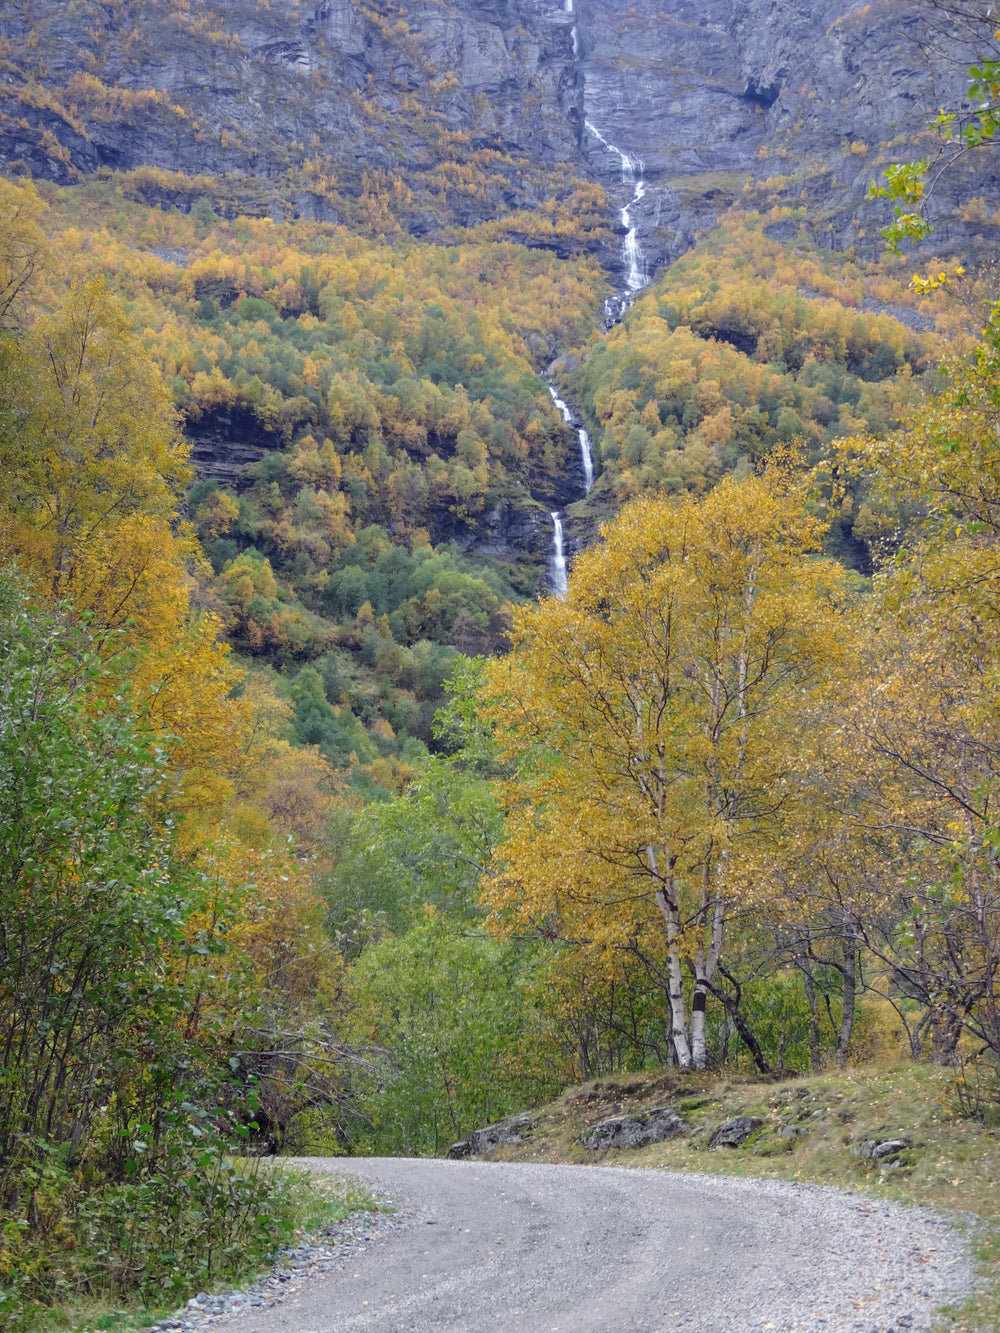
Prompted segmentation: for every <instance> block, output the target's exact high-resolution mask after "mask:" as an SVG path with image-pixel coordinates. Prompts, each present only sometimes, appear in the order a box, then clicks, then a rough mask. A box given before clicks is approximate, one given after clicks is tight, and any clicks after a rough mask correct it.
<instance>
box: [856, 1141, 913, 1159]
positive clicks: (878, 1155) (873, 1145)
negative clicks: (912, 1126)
mask: <svg viewBox="0 0 1000 1333" xmlns="http://www.w3.org/2000/svg"><path fill="white" fill-rule="evenodd" d="M909 1147H912V1143H911V1140H910V1139H908V1138H906V1137H901V1138H896V1139H863V1140H862V1141H861V1142H860V1143H856V1144H854V1146H853V1147H852V1148H851V1152H852V1153H853V1154H854V1156H855V1157H863V1158H865V1159H866V1160H868V1161H871V1162H891V1161H892V1160H893V1159H894V1158H896V1157H898V1156H899V1154H900V1153H901V1152H903V1151H904V1149H906V1148H909Z"/></svg>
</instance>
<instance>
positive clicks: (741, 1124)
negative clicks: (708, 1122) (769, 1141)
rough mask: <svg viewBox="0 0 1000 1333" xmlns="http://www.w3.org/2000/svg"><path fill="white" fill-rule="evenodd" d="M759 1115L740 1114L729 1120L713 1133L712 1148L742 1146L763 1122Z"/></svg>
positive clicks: (710, 1145)
mask: <svg viewBox="0 0 1000 1333" xmlns="http://www.w3.org/2000/svg"><path fill="white" fill-rule="evenodd" d="M763 1123H764V1122H763V1120H762V1119H761V1118H760V1116H759V1115H738V1116H736V1118H735V1119H733V1120H727V1121H726V1123H725V1124H724V1125H720V1126H719V1128H718V1129H717V1130H716V1131H715V1133H714V1134H713V1135H712V1137H711V1139H710V1140H709V1145H708V1146H709V1147H710V1148H740V1147H742V1145H743V1144H744V1143H746V1141H747V1139H748V1138H749V1137H750V1135H751V1134H752V1133H753V1132H754V1130H755V1129H759V1128H760V1126H761V1125H762V1124H763Z"/></svg>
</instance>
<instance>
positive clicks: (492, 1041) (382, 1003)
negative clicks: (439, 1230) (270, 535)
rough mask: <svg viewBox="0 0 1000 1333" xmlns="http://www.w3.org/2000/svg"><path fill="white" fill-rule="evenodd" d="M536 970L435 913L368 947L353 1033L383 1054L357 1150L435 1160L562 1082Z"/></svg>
mask: <svg viewBox="0 0 1000 1333" xmlns="http://www.w3.org/2000/svg"><path fill="white" fill-rule="evenodd" d="M532 965H533V960H532V958H531V956H530V954H525V953H524V952H523V951H516V950H514V949H512V948H510V947H509V946H505V945H502V944H500V943H498V942H497V941H495V940H491V939H489V938H487V937H485V936H483V935H481V934H479V933H478V932H475V931H473V930H464V931H463V930H462V929H461V928H460V927H459V928H458V929H456V927H455V925H454V924H452V923H451V922H450V921H449V920H448V918H447V917H446V916H445V915H444V914H443V913H437V912H433V911H429V912H428V913H427V914H425V916H424V917H423V919H422V920H421V921H420V922H418V924H417V925H415V926H414V927H412V928H411V929H410V930H409V931H408V932H407V933H406V934H405V935H402V936H398V937H396V936H389V937H386V938H385V939H383V940H381V941H380V942H379V943H377V944H374V945H372V946H371V947H370V948H368V949H366V950H365V952H364V953H363V954H362V956H361V958H360V960H359V961H358V963H357V964H355V967H354V969H353V971H352V974H351V982H350V991H351V996H352V998H353V999H354V1001H355V1003H356V1004H357V1006H358V1008H357V1015H356V1018H355V1020H354V1021H353V1023H352V1024H351V1028H352V1035H353V1036H354V1037H355V1038H356V1039H360V1040H364V1041H366V1042H368V1043H371V1044H372V1045H375V1046H378V1047H381V1048H383V1050H384V1052H385V1055H384V1058H383V1059H382V1060H381V1061H380V1062H379V1064H378V1068H377V1072H376V1073H375V1074H373V1075H372V1076H371V1077H370V1078H369V1079H365V1078H364V1077H363V1076H362V1075H360V1074H358V1075H356V1076H355V1096H356V1097H357V1101H358V1109H359V1110H360V1112H361V1114H362V1116H363V1120H362V1123H361V1125H360V1126H359V1128H358V1129H357V1130H356V1131H355V1134H354V1138H353V1147H354V1149H355V1151H358V1152H376V1153H400V1154H412V1155H417V1156H423V1155H430V1154H433V1153H439V1152H441V1151H442V1150H443V1149H444V1148H445V1147H447V1145H448V1144H449V1143H451V1142H453V1141H455V1140H456V1139H459V1138H462V1137H463V1136H464V1135H466V1134H468V1133H469V1132H470V1131H471V1130H473V1129H475V1128H477V1127H478V1126H480V1125H484V1124H488V1123H490V1122H491V1121H493V1120H496V1119H498V1118H500V1117H502V1116H504V1115H508V1114H510V1113H511V1112H513V1111H518V1110H522V1109H523V1108H524V1107H526V1106H530V1105H532V1104H533V1103H534V1102H536V1101H537V1100H539V1099H540V1098H541V1097H543V1096H545V1095H546V1094H547V1093H551V1092H553V1091H555V1089H556V1088H557V1087H559V1086H560V1085H561V1079H560V1074H562V1072H563V1071H562V1069H560V1068H558V1066H557V1064H556V1052H555V1051H554V1049H553V1047H552V1045H551V1042H547V1040H546V1038H547V1035H548V1034H547V1031H546V1028H547V1024H546V1021H545V1018H544V1015H543V1014H542V1013H541V1012H540V1011H539V1010H538V1009H537V1008H536V1006H535V1005H534V1004H533V1003H532V999H531V995H530V990H529V987H530V981H531V972H532Z"/></svg>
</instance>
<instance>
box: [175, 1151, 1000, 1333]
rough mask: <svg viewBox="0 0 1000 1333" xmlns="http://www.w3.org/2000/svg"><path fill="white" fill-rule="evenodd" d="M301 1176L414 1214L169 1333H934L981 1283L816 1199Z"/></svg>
mask: <svg viewBox="0 0 1000 1333" xmlns="http://www.w3.org/2000/svg"><path fill="white" fill-rule="evenodd" d="M289 1165H294V1166H300V1167H306V1168H308V1169H310V1170H314V1171H331V1172H333V1173H335V1174H337V1175H347V1174H354V1175H357V1176H360V1177H361V1178H362V1179H363V1180H364V1181H366V1182H367V1183H368V1184H370V1185H373V1186H374V1187H375V1188H376V1189H378V1190H379V1191H381V1192H382V1193H383V1194H384V1195H385V1196H387V1197H389V1198H391V1199H394V1200H396V1201H398V1203H399V1205H400V1208H401V1211H400V1212H399V1213H398V1214H396V1215H385V1214H378V1215H376V1218H375V1219H374V1224H373V1222H372V1220H370V1219H369V1218H366V1217H365V1216H364V1215H360V1216H359V1215H354V1217H353V1218H351V1219H348V1220H347V1222H346V1223H345V1224H342V1227H343V1229H340V1228H338V1229H335V1232H334V1234H332V1235H329V1236H326V1237H324V1238H322V1241H321V1243H320V1245H319V1246H313V1247H303V1249H302V1252H301V1254H298V1253H292V1254H290V1255H288V1256H285V1257H284V1259H283V1261H282V1268H281V1269H280V1270H279V1271H278V1272H276V1273H274V1274H272V1275H271V1276H270V1277H269V1278H267V1279H265V1280H264V1281H263V1282H262V1283H257V1284H255V1287H254V1288H251V1289H250V1290H249V1292H248V1293H246V1294H245V1295H243V1296H237V1295H236V1294H235V1293H231V1294H229V1295H228V1296H226V1297H222V1298H206V1300H205V1301H204V1302H202V1304H201V1306H200V1307H197V1308H196V1307H192V1308H190V1309H189V1310H188V1311H185V1312H182V1314H181V1316H179V1317H178V1319H177V1321H176V1322H173V1323H171V1324H169V1325H168V1324H167V1323H164V1324H163V1325H161V1327H163V1328H167V1327H171V1328H173V1329H179V1330H184V1329H187V1328H189V1327H190V1328H197V1327H199V1326H201V1324H203V1323H209V1322H210V1323H214V1324H218V1325H219V1326H220V1327H221V1328H224V1329H231V1330H233V1331H234V1333H348V1330H355V1329H357V1330H376V1331H377V1333H556V1331H557V1330H558V1333H612V1330H613V1333H659V1331H660V1330H674V1329H678V1330H684V1331H685V1333H761V1331H762V1330H775V1333H928V1331H929V1330H930V1329H931V1328H932V1325H933V1323H934V1317H935V1311H936V1310H937V1309H939V1307H940V1306H942V1305H943V1304H945V1303H946V1302H948V1301H953V1300H956V1299H960V1298H961V1297H962V1296H963V1295H965V1294H966V1293H968V1292H969V1290H970V1289H971V1288H972V1286H973V1285H974V1283H975V1272H974V1268H973V1264H972V1262H971V1259H970V1256H969V1253H968V1248H967V1246H966V1244H965V1242H964V1241H963V1240H962V1239H961V1237H959V1236H958V1235H957V1233H956V1232H955V1231H954V1229H953V1228H952V1226H951V1225H950V1224H949V1222H948V1221H947V1220H946V1219H944V1218H942V1217H940V1216H938V1215H936V1214H934V1213H931V1212H929V1211H927V1210H923V1209H907V1208H901V1207H899V1206H897V1205H893V1204H889V1203H883V1202H881V1201H880V1200H877V1199H872V1198H870V1197H868V1196H865V1195H860V1194H854V1193H850V1192H847V1191H839V1190H831V1189H826V1188H823V1187H820V1186H815V1185H799V1184H788V1183H784V1182H778V1181H765V1180H746V1179H732V1178H727V1177H720V1176H697V1175H690V1174H686V1173H684V1174H681V1173H671V1172H663V1171H641V1170H629V1169H623V1168H618V1167H575V1166H548V1165H536V1164H524V1163H497V1162H443V1161H436V1160H422V1161H409V1160H404V1159H389V1158H370V1159H352V1160H351V1161H350V1162H349V1163H347V1162H345V1161H344V1159H343V1158H340V1159H331V1160H324V1159H316V1158H312V1159H299V1160H297V1161H294V1162H289ZM286 1274H287V1276H285V1275H286ZM217 1302H218V1303H217Z"/></svg>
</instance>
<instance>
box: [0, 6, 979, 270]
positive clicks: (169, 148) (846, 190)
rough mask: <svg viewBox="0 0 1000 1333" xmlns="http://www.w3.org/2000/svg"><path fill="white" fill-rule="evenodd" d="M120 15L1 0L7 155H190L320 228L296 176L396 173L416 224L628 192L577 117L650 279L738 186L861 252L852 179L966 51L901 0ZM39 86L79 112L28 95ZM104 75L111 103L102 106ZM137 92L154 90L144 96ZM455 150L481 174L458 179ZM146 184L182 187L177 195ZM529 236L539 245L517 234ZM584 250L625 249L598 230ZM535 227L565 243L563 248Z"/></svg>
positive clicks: (72, 168)
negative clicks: (569, 184)
mask: <svg viewBox="0 0 1000 1333" xmlns="http://www.w3.org/2000/svg"><path fill="white" fill-rule="evenodd" d="M125 8H126V9H127V21H122V20H121V18H120V15H119V13H118V8H111V7H108V8H102V9H93V8H86V7H76V6H67V5H65V4H62V3H60V0H31V3H30V4H29V2H28V0H12V3H10V4H8V5H7V6H5V7H4V9H3V12H2V14H0V39H5V40H6V42H7V44H8V46H9V56H8V59H9V62H10V63H9V64H8V66H7V68H8V73H7V74H6V75H5V84H4V86H3V88H0V167H2V166H4V165H6V166H7V168H8V169H21V170H27V171H29V172H30V173H31V174H33V175H38V176H47V177H50V178H53V179H59V180H68V179H71V178H72V176H73V174H74V173H75V172H88V171H93V170H96V169H99V168H101V167H112V168H117V169H131V168H136V167H141V166H153V167H160V168H166V169H169V170H171V171H182V172H186V173H189V174H193V175H196V174H198V173H203V172H207V173H213V174H216V175H221V176H226V177H228V178H229V179H230V180H231V181H233V182H235V183H236V184H234V190H235V188H236V185H238V183H239V182H240V181H241V180H242V181H243V183H244V188H243V189H242V193H241V194H240V206H241V207H244V208H251V210H256V211H258V212H267V211H271V212H275V211H277V212H281V213H283V214H284V215H286V216H287V215H290V214H293V213H296V212H297V213H299V214H301V215H305V216H308V217H315V218H320V219H325V220H329V221H338V220H341V219H340V218H339V216H338V213H337V209H336V207H335V205H334V203H332V202H331V200H330V198H329V197H328V194H326V193H324V189H323V187H322V186H320V185H318V184H317V185H316V186H315V187H312V186H310V185H309V183H308V181H309V180H310V179H312V178H314V177H315V176H316V175H317V174H318V175H320V176H322V175H324V173H325V174H326V176H327V177H330V178H333V177H335V178H336V180H337V182H338V184H337V189H338V190H340V191H341V192H342V194H343V195H345V196H348V197H354V198H356V199H359V200H363V198H364V196H365V191H366V190H368V189H370V188H371V187H372V183H373V182H375V181H381V183H382V186H383V187H384V188H385V189H388V188H389V187H391V184H392V181H393V180H394V179H396V178H400V179H401V182H402V183H403V184H404V185H405V186H406V189H411V190H412V192H413V195H414V199H413V201H412V202H411V203H409V204H407V203H405V202H401V203H400V204H399V205H398V209H399V212H400V221H401V222H402V224H403V226H404V229H408V230H412V231H415V232H416V233H417V234H426V235H431V236H433V235H441V234H443V232H442V229H445V231H446V230H447V228H448V227H450V226H453V225H454V224H455V223H459V224H474V223H477V222H480V221H483V220H484V219H486V218H489V217H496V216H499V215H506V214H509V213H510V212H511V211H512V210H517V209H523V208H527V209H529V210H530V209H532V208H534V207H538V206H540V205H541V204H543V203H544V202H545V201H546V200H547V199H550V198H551V197H552V195H553V194H554V193H555V194H558V193H559V191H560V190H563V191H564V192H565V188H566V181H567V180H568V179H569V177H570V176H571V175H574V174H575V175H578V176H579V175H583V176H590V177H591V178H593V179H596V180H598V181H600V182H601V183H603V184H604V185H605V186H606V187H607V189H608V191H609V193H610V194H611V196H612V198H613V200H614V202H615V204H616V205H617V206H618V207H619V208H621V207H622V206H623V205H625V204H627V203H629V202H630V199H631V193H630V191H631V187H630V186H626V185H624V184H623V183H622V180H621V159H620V158H619V157H618V156H617V155H616V154H615V153H613V152H611V151H609V150H608V148H607V147H605V146H603V145H602V144H601V142H600V141H599V140H598V139H597V138H596V137H595V136H594V135H593V134H591V133H589V132H588V131H587V130H585V128H584V120H585V117H586V118H589V119H590V120H591V121H592V122H593V123H594V124H595V125H596V126H597V127H598V128H599V129H600V131H601V134H602V135H603V136H604V137H605V139H607V140H608V141H609V142H610V143H612V144H614V145H616V146H617V147H619V148H620V149H622V150H623V151H624V152H626V153H628V154H629V155H630V156H632V157H634V158H641V159H642V161H643V164H644V166H643V177H644V179H645V182H646V186H647V190H646V196H645V198H644V199H642V200H641V201H640V202H638V203H637V204H636V206H635V208H634V209H633V210H632V213H633V221H634V222H635V223H637V225H638V228H639V235H640V241H641V243H642V245H643V248H644V250H645V252H646V258H647V265H648V267H649V268H650V269H651V270H655V268H656V267H657V265H659V264H660V263H662V262H664V261H665V260H667V259H669V258H673V257H675V256H676V255H678V254H679V253H681V252H682V251H683V250H684V249H686V248H687V247H688V246H689V245H690V244H691V242H692V240H693V238H694V236H695V234H696V233H697V232H698V231H699V230H701V229H703V228H704V227H706V226H707V225H709V224H711V223H712V222H713V221H714V219H715V218H716V216H717V215H718V214H719V213H720V212H721V211H722V210H723V209H724V208H726V207H727V206H729V205H730V204H731V203H732V202H733V201H736V200H741V201H744V202H748V203H750V204H753V205H754V206H758V205H761V204H763V205H764V206H765V207H766V206H768V204H767V201H777V202H781V203H783V204H786V205H790V206H794V207H797V208H800V209H801V210H802V215H801V217H798V218H792V219H788V220H784V221H781V222H779V223H778V224H777V226H778V228H779V234H781V235H786V234H787V235H788V236H789V237H792V236H794V235H795V234H796V232H797V230H798V228H799V227H800V226H801V227H804V228H805V229H806V232H807V234H808V235H809V236H810V238H812V239H814V240H821V241H822V242H823V243H824V244H833V245H836V246H838V247H840V248H843V247H846V246H848V245H850V244H852V243H853V244H855V245H859V246H860V248H861V250H862V251H863V252H864V251H865V247H866V245H867V246H868V247H870V249H871V250H872V251H874V250H875V249H877V248H878V247H879V246H880V241H879V239H878V236H877V231H878V225H879V222H878V218H877V217H876V215H875V213H874V211H873V208H872V206H871V205H869V204H866V203H865V202H864V195H865V191H866V188H867V184H868V181H869V179H870V178H871V177H872V176H873V175H876V174H877V173H878V170H879V168H880V152H881V151H882V150H881V149H880V146H881V145H886V144H889V143H891V141H893V140H896V146H895V147H892V148H889V149H886V150H885V156H884V158H882V161H891V160H894V159H895V158H896V157H902V158H904V159H905V158H906V157H908V156H913V155H915V154H916V153H917V151H918V147H917V145H916V142H915V141H914V139H913V136H914V135H917V134H919V133H920V132H921V131H922V130H923V128H924V126H925V124H926V122H927V120H928V119H929V118H930V117H931V116H933V115H934V114H935V113H936V110H937V108H938V107H939V106H941V105H958V104H960V102H961V100H962V97H963V95H964V92H965V87H966V82H967V76H966V74H965V73H964V72H963V60H964V59H965V58H966V57H971V55H972V54H973V53H972V52H969V51H961V50H959V52H958V59H957V60H953V61H945V60H941V59H937V60H935V59H933V58H928V57H927V56H925V54H924V53H923V52H922V51H921V49H920V47H919V45H918V43H917V40H916V39H917V38H918V37H920V36H921V35H922V29H923V25H924V23H925V20H924V19H923V18H922V17H921V15H920V12H919V10H915V9H914V7H913V6H911V5H907V4H904V3H903V0H883V3H880V4H874V5H864V6H858V7H856V8H854V9H852V10H851V11H850V12H847V13H845V12H844V6H843V5H842V4H841V3H839V0H628V3H626V0H574V3H573V12H571V13H568V12H567V11H566V8H565V4H564V3H561V2H560V0H555V2H554V3H553V0H485V2H484V3H479V2H478V0H398V3H397V4H395V5H394V6H392V10H391V15H390V10H389V7H386V6H379V5H370V4H362V3H361V2H360V0H270V3H269V4H268V5H259V4H257V3H256V0H191V4H190V7H189V9H187V10H181V8H180V7H179V6H178V7H175V6H173V5H165V4H161V3H157V2H156V0H128V3H127V5H126V6H125ZM574 31H575V37H576V41H575V46H576V52H574V38H573V34H574ZM95 71H96V73H95ZM88 79H89V80H91V81H92V82H91V83H89V84H88V82H87V80H88ZM95 79H99V83H98V84H96V85H95V84H94V83H93V80H95ZM33 81H34V82H35V83H36V84H38V85H40V86H41V87H42V88H44V89H46V90H50V89H54V90H59V91H60V92H61V94H62V95H63V97H62V100H63V104H64V105H65V106H66V107H67V108H70V107H72V108H75V110H73V111H70V110H67V112H66V113H65V114H63V113H61V112H60V110H59V108H58V106H57V105H56V104H55V103H53V102H51V100H47V99H46V98H45V97H38V96H37V95H34V94H32V93H31V91H30V90H31V87H32V86H33ZM100 84H104V85H106V87H108V88H114V89H119V90H121V92H122V93H123V94H125V95H124V96H123V97H120V98H117V99H115V98H106V99H104V100H103V102H102V100H101V97H100V95H99V94H95V91H94V90H95V86H96V87H97V88H98V89H99V87H100ZM88 89H89V91H88ZM145 90H152V91H153V92H154V93H155V94H156V96H155V97H154V98H152V99H150V98H148V97H136V96H135V94H137V93H144V92H145ZM95 96H96V102H95ZM987 156H988V155H983V160H979V159H978V158H977V156H976V155H975V154H972V155H970V158H969V160H968V163H967V166H966V167H963V173H962V176H961V178H960V179H958V180H956V181H955V182H952V183H949V182H948V180H947V179H946V180H945V181H944V182H943V183H942V184H941V185H939V187H938V189H937V191H936V195H935V198H936V200H937V201H938V203H939V204H940V207H941V209H942V210H944V211H948V212H951V211H953V205H954V202H955V198H956V196H957V195H961V197H963V198H969V197H970V196H978V195H982V196H983V198H984V199H985V201H986V204H987V209H986V213H990V212H992V211H993V210H994V209H995V208H996V207H997V204H998V203H1000V182H998V180H997V178H996V177H995V174H993V173H992V172H991V164H990V162H989V161H987V160H985V159H986V157H987ZM309 163H312V164H313V167H310V166H309V165H308V164H309ZM316 163H320V164H322V165H321V169H320V168H315V164H316ZM471 164H474V169H475V171H476V172H479V173H480V177H481V176H482V173H483V172H485V173H486V181H487V183H486V184H485V185H483V184H482V180H481V178H477V179H478V180H479V184H477V185H476V186H474V187H469V185H468V182H467V181H464V182H463V181H462V180H461V179H458V178H457V177H456V174H455V172H456V170H457V169H459V168H461V169H462V170H466V171H468V170H472V165H471ZM289 172H291V173H292V175H291V176H289V175H288V173H289ZM295 173H299V176H300V177H301V179H297V178H296V177H295ZM373 173H376V175H373ZM377 173H382V174H381V175H377ZM567 173H568V174H567ZM248 181H252V182H253V185H252V188H251V187H249V186H247V182H248ZM289 181H292V182H293V183H292V184H291V185H290V184H289ZM558 182H561V184H560V183H558ZM163 188H164V189H165V190H167V191H168V193H167V194H165V195H164V200H165V201H171V202H177V197H176V196H175V197H173V198H168V196H169V189H170V188H173V189H174V190H175V191H176V186H174V187H168V186H164V187H163ZM149 190H153V191H154V193H155V186H154V185H153V184H150V185H149ZM747 191H749V193H747ZM404 195H405V192H401V193H400V196H399V197H400V198H401V199H403V198H404ZM181 202H182V203H183V202H184V201H183V199H182V200H181ZM187 202H188V203H190V202H191V201H190V200H188V201H187ZM984 215H985V214H984ZM349 220H350V219H349ZM610 220H611V221H612V222H614V215H613V214H611V215H610ZM973 226H975V228H976V229H977V230H979V231H982V230H983V229H984V227H985V228H986V229H987V230H991V227H990V224H983V223H979V224H964V223H962V222H960V221H952V222H949V223H948V224H947V225H946V226H943V227H939V228H938V232H937V239H938V241H939V242H940V241H942V240H945V241H946V240H947V239H949V237H951V238H955V239H957V238H959V237H961V236H962V235H964V234H966V233H968V232H969V231H970V230H972V229H973ZM992 230H995V229H992ZM524 239H525V240H526V241H527V243H529V244H535V245H538V244H548V243H549V242H547V241H546V239H545V236H544V235H543V234H539V233H538V232H537V230H536V231H535V232H532V231H531V229H528V230H527V231H526V232H525V235H524ZM575 243H576V244H580V245H584V246H587V245H590V246H593V247H596V249H597V252H598V253H599V254H600V255H601V256H602V257H604V258H607V259H608V260H609V261H611V262H620V255H616V253H615V250H614V248H613V247H609V246H608V243H607V236H606V235H605V236H604V237H603V238H602V237H601V236H600V234H599V233H595V234H594V236H593V237H592V238H589V239H588V237H586V236H581V238H580V239H579V241H577V242H575ZM551 244H552V246H553V247H554V248H556V249H557V250H559V251H560V253H563V252H565V250H566V246H567V241H566V239H565V237H563V238H562V239H557V238H555V237H553V240H552V241H551Z"/></svg>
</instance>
